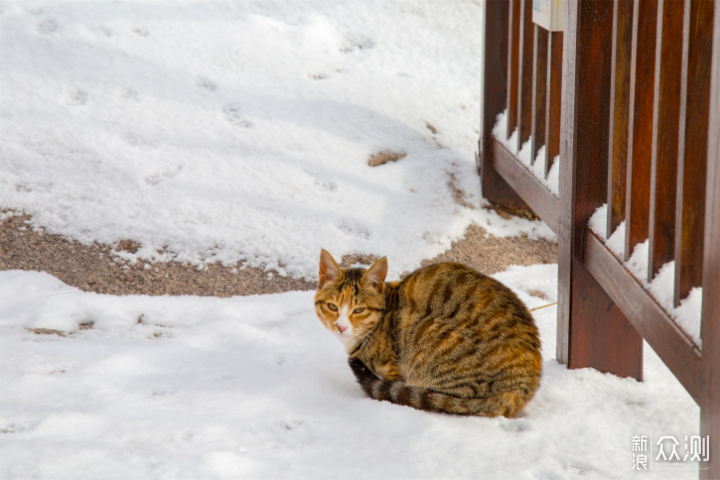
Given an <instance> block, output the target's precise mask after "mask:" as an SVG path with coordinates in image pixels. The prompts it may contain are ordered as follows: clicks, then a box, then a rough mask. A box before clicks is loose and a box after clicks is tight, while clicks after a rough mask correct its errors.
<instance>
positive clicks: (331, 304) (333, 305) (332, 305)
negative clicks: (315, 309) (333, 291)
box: [327, 302, 337, 312]
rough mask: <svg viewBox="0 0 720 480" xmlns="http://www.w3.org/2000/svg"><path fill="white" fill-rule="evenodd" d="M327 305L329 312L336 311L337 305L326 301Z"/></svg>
mask: <svg viewBox="0 0 720 480" xmlns="http://www.w3.org/2000/svg"><path fill="white" fill-rule="evenodd" d="M327 307H328V308H329V309H330V311H331V312H337V305H335V304H334V303H330V302H328V304H327Z"/></svg>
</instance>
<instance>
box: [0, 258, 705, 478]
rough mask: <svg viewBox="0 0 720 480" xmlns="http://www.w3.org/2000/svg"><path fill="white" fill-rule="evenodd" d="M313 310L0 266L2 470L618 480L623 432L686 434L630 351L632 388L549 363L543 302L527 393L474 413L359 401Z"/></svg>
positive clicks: (684, 399)
mask: <svg viewBox="0 0 720 480" xmlns="http://www.w3.org/2000/svg"><path fill="white" fill-rule="evenodd" d="M495 278H497V279H498V280H500V281H502V282H504V283H506V284H507V285H509V286H510V287H511V288H513V289H514V290H515V291H516V293H517V294H518V295H519V296H520V298H521V299H522V300H523V301H524V302H525V303H526V304H527V305H528V307H530V308H534V307H538V306H544V305H547V304H548V303H551V302H554V301H556V300H557V280H556V279H557V265H535V266H530V267H517V266H515V267H510V268H509V269H508V270H506V271H505V272H501V273H499V274H497V275H495ZM534 291H537V292H541V293H542V294H543V295H545V296H546V297H547V298H546V299H540V298H538V297H534V296H530V295H529V292H534ZM312 304H313V293H312V292H289V293H284V294H278V295H265V296H250V297H234V298H226V299H219V298H203V297H169V296H164V297H147V296H127V297H114V296H109V295H98V294H94V293H86V292H81V291H79V290H77V289H75V288H72V287H69V286H66V285H64V284H62V283H61V282H60V281H58V280H57V279H55V278H54V277H52V276H50V275H47V274H45V273H38V272H22V271H4V272H0V382H2V386H3V388H2V389H1V390H0V404H1V405H2V409H0V431H1V432H2V434H0V459H2V477H3V478H7V479H15V478H18V479H19V478H38V479H55V478H60V477H62V478H71V479H72V478H78V479H86V478H96V479H103V478H117V477H118V475H121V476H122V478H157V479H179V478H204V479H220V478H318V479H322V478H399V479H400V478H478V475H481V476H482V477H483V478H518V479H522V478H527V479H531V478H558V479H571V478H577V477H580V476H582V477H583V478H591V479H608V478H613V479H614V478H617V479H620V478H622V479H626V478H634V475H633V474H635V473H636V472H635V471H633V470H632V469H631V465H632V458H633V457H632V455H633V452H632V449H631V439H632V437H633V436H634V435H652V436H653V437H654V438H659V436H661V435H675V436H677V437H678V438H681V439H682V438H683V437H684V436H685V435H697V434H698V433H697V432H698V416H699V409H698V408H697V406H696V405H695V403H694V402H693V400H692V399H691V398H690V396H689V395H688V394H687V393H686V392H685V391H684V389H683V388H682V386H681V385H680V384H679V383H678V382H677V380H676V379H675V378H674V377H673V375H672V374H671V373H670V372H669V371H668V370H667V368H666V367H664V365H663V364H662V362H661V361H660V360H659V359H658V357H657V356H656V355H655V354H654V353H653V352H652V350H651V349H650V348H649V347H647V345H646V349H645V381H644V382H642V383H638V382H635V381H634V380H631V379H620V378H617V377H614V376H612V375H608V374H602V373H599V372H597V371H595V370H592V369H580V370H567V369H566V368H565V367H564V366H562V365H559V364H558V363H557V361H556V360H555V325H556V317H557V310H556V307H555V306H551V307H548V308H543V309H539V310H537V311H535V312H533V315H534V317H535V319H536V322H537V324H538V327H539V329H540V334H541V339H542V342H543V358H544V366H543V369H544V373H543V379H542V385H541V388H540V390H539V391H538V393H537V395H536V397H535V398H534V399H533V400H532V401H531V402H530V403H529V404H528V406H527V407H526V409H525V411H524V413H523V414H522V415H521V416H520V417H518V418H514V419H506V418H492V419H488V418H465V417H453V416H449V415H438V414H432V413H427V412H421V411H417V410H413V409H411V408H409V407H401V406H396V405H392V404H390V403H387V402H378V401H375V400H371V399H369V398H366V397H365V396H364V394H363V393H362V391H361V390H360V387H359V386H358V385H357V384H356V383H355V380H354V377H353V375H352V373H351V371H350V369H349V368H348V367H347V365H346V354H345V352H344V349H343V347H342V345H341V344H340V343H339V342H338V341H337V340H336V339H335V338H334V336H333V335H331V334H330V333H329V332H327V331H326V330H325V329H324V327H323V326H322V325H321V323H320V321H319V320H318V319H317V318H316V317H315V314H314V311H313V308H312ZM90 322H93V327H92V329H89V330H80V329H79V326H78V325H79V324H81V323H90ZM28 328H47V329H57V330H63V331H67V332H71V333H69V334H67V335H66V336H65V337H61V336H59V335H52V334H49V335H38V334H34V333H32V332H30V331H28V330H27V329H28ZM667 467H668V468H667V469H666V470H663V469H662V468H659V466H657V463H656V467H655V468H654V469H653V471H652V472H650V474H648V472H643V473H638V477H640V476H642V475H644V476H643V477H642V478H667V479H684V478H687V479H690V478H697V464H695V463H692V464H691V463H689V462H688V463H686V464H681V465H675V467H674V468H669V467H670V466H669V465H668V466H667Z"/></svg>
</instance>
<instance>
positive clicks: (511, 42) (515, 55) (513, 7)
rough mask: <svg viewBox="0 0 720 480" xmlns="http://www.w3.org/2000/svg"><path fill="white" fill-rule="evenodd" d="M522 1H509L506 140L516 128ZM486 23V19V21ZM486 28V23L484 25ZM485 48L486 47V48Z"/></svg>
mask: <svg viewBox="0 0 720 480" xmlns="http://www.w3.org/2000/svg"><path fill="white" fill-rule="evenodd" d="M522 1H523V0H509V1H508V2H507V8H509V20H508V28H509V36H508V62H507V68H508V73H507V82H508V84H507V111H508V112H507V122H508V123H507V138H510V136H511V135H512V134H513V132H514V131H515V129H516V128H517V126H518V94H519V92H518V86H519V83H518V82H519V80H518V79H519V75H520V58H519V56H520V16H521V15H520V14H521V8H520V7H521V6H522ZM488 3H489V2H488ZM486 22H487V19H486ZM485 25H486V28H487V23H485ZM486 48H487V47H486Z"/></svg>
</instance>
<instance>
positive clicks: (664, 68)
mask: <svg viewBox="0 0 720 480" xmlns="http://www.w3.org/2000/svg"><path fill="white" fill-rule="evenodd" d="M565 4H566V12H565V28H564V32H548V31H546V30H545V29H543V28H541V27H539V26H537V25H535V24H533V22H532V6H533V1H532V0H510V1H506V0H488V1H487V2H486V3H485V51H484V59H483V67H484V73H483V77H484V78H483V92H482V95H483V112H482V132H481V138H480V142H479V150H480V153H479V155H478V170H479V172H480V175H481V183H482V190H483V195H484V196H485V197H486V198H487V199H489V200H490V201H492V202H494V203H496V204H500V205H503V206H507V207H510V208H514V209H532V210H533V211H534V212H535V213H536V214H537V215H538V216H540V218H542V219H543V220H544V221H545V222H546V223H547V224H548V225H549V226H550V228H551V229H552V230H553V231H555V232H556V233H557V235H558V247H559V249H558V250H559V254H558V255H559V257H558V290H559V291H558V300H559V303H558V328H557V336H558V338H557V359H558V361H560V362H561V363H566V364H567V365H568V368H584V367H593V368H596V369H598V370H600V371H602V372H609V373H613V374H615V375H618V376H622V377H633V378H636V379H637V380H642V375H643V364H642V359H643V338H644V339H645V340H646V341H647V342H648V344H649V345H650V346H651V347H652V348H653V350H655V352H656V353H657V354H658V355H659V357H660V358H661V359H662V361H663V362H664V363H665V364H666V365H667V366H668V368H669V369H670V371H672V373H673V374H674V375H675V376H676V377H677V379H678V380H679V381H680V383H681V384H682V385H683V386H684V387H685V389H686V390H687V391H688V393H689V394H690V395H691V396H692V398H693V399H694V400H695V401H696V402H697V403H698V405H699V406H700V408H701V418H700V433H701V436H703V437H705V436H706V435H707V436H709V437H710V461H709V462H707V463H705V462H703V463H702V464H701V467H702V468H705V467H709V469H701V470H700V477H701V478H705V479H710V478H715V479H720V160H718V158H720V28H717V29H713V24H716V25H720V6H718V8H716V4H715V2H714V1H709V0H635V1H633V0H614V1H609V0H566V1H565ZM502 112H506V113H505V119H506V121H507V129H506V134H505V137H504V138H500V139H498V138H495V137H494V136H493V127H494V126H495V124H496V120H497V117H498V115H499V114H501V113H502ZM515 131H517V136H516V137H515V136H513V137H512V139H513V140H514V142H515V143H510V142H509V139H510V138H511V137H510V135H511V134H512V133H513V132H515ZM527 141H530V152H531V158H532V159H533V160H532V161H542V162H545V163H544V164H543V165H541V167H542V168H533V169H532V171H531V169H528V168H527V166H526V165H524V164H523V162H522V161H521V160H520V158H519V157H518V155H517V153H516V152H518V151H519V150H520V148H521V146H523V145H524V144H525V142H527ZM542 147H545V156H544V158H542V157H538V159H537V160H534V159H535V158H536V155H537V153H538V151H540V149H541V148H542ZM557 155H559V157H560V160H559V161H560V169H559V171H560V173H559V197H558V196H556V195H554V194H553V193H551V192H550V190H548V189H547V188H546V187H545V186H544V182H543V178H541V177H542V176H543V175H545V176H547V174H548V171H549V170H550V166H551V164H552V161H553V159H554V158H555V157H556V156H557ZM536 167H537V166H536ZM538 171H540V172H542V174H541V175H538V174H537V173H533V172H538ZM539 177H540V178H539ZM603 204H607V235H610V234H611V233H613V232H615V231H616V229H617V228H618V227H619V226H620V225H621V224H623V225H624V229H625V230H624V232H625V233H624V237H625V238H624V244H623V246H622V248H621V250H622V251H621V252H619V253H620V254H619V258H618V255H616V254H614V253H613V252H611V250H610V249H609V248H608V246H607V245H606V238H603V236H602V235H598V234H597V233H595V232H594V231H593V230H592V229H591V228H590V227H589V226H588V221H589V219H590V217H591V216H592V215H593V213H594V212H595V210H596V209H597V208H598V207H600V206H602V205H603ZM623 222H624V223H623ZM646 240H647V241H648V247H647V248H648V258H647V268H646V271H645V272H644V274H643V275H642V277H644V278H640V279H638V278H636V277H635V276H634V275H633V274H632V273H631V272H630V271H629V270H628V268H627V267H626V265H625V263H624V262H626V261H627V260H628V259H629V258H630V255H631V254H632V253H633V251H634V249H635V248H636V246H637V245H638V244H641V243H643V242H645V241H646ZM671 261H674V262H675V278H674V298H673V304H674V306H677V305H678V304H679V303H680V301H681V300H683V299H685V298H686V297H687V295H688V293H689V292H690V290H691V289H692V288H694V287H702V289H703V290H702V291H703V294H702V316H701V342H699V343H700V344H701V345H702V347H701V346H700V345H698V344H697V343H696V341H695V340H693V337H692V336H690V335H688V334H687V333H686V332H685V331H683V329H681V328H680V327H679V326H678V325H677V324H676V322H675V321H674V320H673V318H672V317H671V316H670V314H669V313H668V311H666V309H664V308H663V307H662V306H661V305H660V304H659V303H658V301H657V300H656V299H655V298H653V296H652V295H651V294H650V293H649V292H648V291H647V289H646V285H647V282H649V281H651V280H652V279H653V278H655V276H656V275H657V273H658V272H659V270H660V268H661V267H662V266H663V265H665V264H667V263H668V262H671ZM669 414H671V413H669Z"/></svg>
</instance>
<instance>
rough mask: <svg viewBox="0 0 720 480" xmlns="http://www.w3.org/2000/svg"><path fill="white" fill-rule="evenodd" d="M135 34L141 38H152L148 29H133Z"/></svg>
mask: <svg viewBox="0 0 720 480" xmlns="http://www.w3.org/2000/svg"><path fill="white" fill-rule="evenodd" d="M133 33H134V34H135V35H139V36H141V37H149V36H150V32H149V31H148V30H147V29H145V28H141V27H135V28H133Z"/></svg>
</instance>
